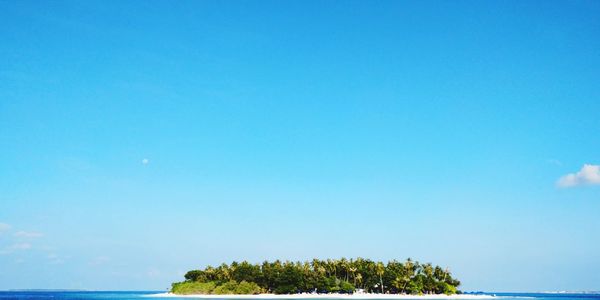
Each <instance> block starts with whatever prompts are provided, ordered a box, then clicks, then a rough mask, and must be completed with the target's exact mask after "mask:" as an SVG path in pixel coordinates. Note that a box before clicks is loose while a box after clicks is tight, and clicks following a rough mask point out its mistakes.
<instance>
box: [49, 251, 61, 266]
mask: <svg viewBox="0 0 600 300" xmlns="http://www.w3.org/2000/svg"><path fill="white" fill-rule="evenodd" d="M47 258H48V264H51V265H59V264H62V263H64V262H65V260H64V259H63V258H61V257H60V256H58V255H56V254H55V253H50V254H48V256H47Z"/></svg>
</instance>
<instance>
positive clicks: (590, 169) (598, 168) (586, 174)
mask: <svg viewBox="0 0 600 300" xmlns="http://www.w3.org/2000/svg"><path fill="white" fill-rule="evenodd" d="M556 185H557V186H558V187H562V188H568V187H574V186H578V185H600V165H589V164H584V165H583V167H582V168H581V170H579V172H577V173H570V174H567V175H565V176H563V177H561V178H559V179H558V181H557V182H556Z"/></svg>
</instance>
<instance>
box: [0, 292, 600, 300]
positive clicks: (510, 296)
mask: <svg viewBox="0 0 600 300" xmlns="http://www.w3.org/2000/svg"><path fill="white" fill-rule="evenodd" d="M157 293H161V291H141V292H79V291H67V292H63V291H0V300H34V299H35V300H106V299H115V300H151V299H153V298H152V295H153V294H157ZM486 294H487V293H486ZM490 294H491V293H490ZM493 295H496V296H498V297H500V299H499V300H600V294H571V293H557V294H549V293H493ZM156 299H162V300H164V298H156ZM170 299H175V298H170ZM223 299H227V296H223ZM187 300H189V298H188V299H187Z"/></svg>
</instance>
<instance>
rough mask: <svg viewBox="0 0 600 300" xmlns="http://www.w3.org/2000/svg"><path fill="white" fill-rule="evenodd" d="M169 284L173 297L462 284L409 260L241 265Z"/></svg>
mask: <svg viewBox="0 0 600 300" xmlns="http://www.w3.org/2000/svg"><path fill="white" fill-rule="evenodd" d="M185 279H186V280H185V281H183V282H178V283H174V284H173V288H172V292H173V293H176V294H259V293H264V292H267V293H275V294H293V293H312V292H318V293H353V292H355V290H356V289H361V290H363V291H365V292H368V293H391V294H442V293H444V294H456V293H458V290H457V287H458V286H459V285H460V281H458V280H456V279H454V278H452V276H451V274H450V272H449V271H448V270H447V269H446V270H445V269H442V268H441V267H439V266H432V265H431V264H430V263H426V264H420V263H419V262H415V261H412V260H411V259H407V260H406V261H404V262H398V261H395V260H393V261H390V262H388V263H387V264H384V263H382V262H375V261H372V260H369V259H363V258H357V259H350V260H347V259H345V258H342V259H339V260H332V259H328V260H318V259H313V260H312V261H311V262H289V261H286V262H281V261H279V260H277V261H274V262H267V261H265V262H263V263H262V264H251V263H249V262H246V261H243V262H241V263H238V262H233V263H231V265H227V264H222V265H221V266H219V267H216V268H213V267H211V266H208V267H206V268H205V269H204V270H193V271H189V272H187V273H186V274H185Z"/></svg>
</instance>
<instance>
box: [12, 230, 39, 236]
mask: <svg viewBox="0 0 600 300" xmlns="http://www.w3.org/2000/svg"><path fill="white" fill-rule="evenodd" d="M14 236H16V237H20V238H39V237H42V236H44V235H43V234H42V233H41V232H36V231H17V232H15V234H14Z"/></svg>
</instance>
